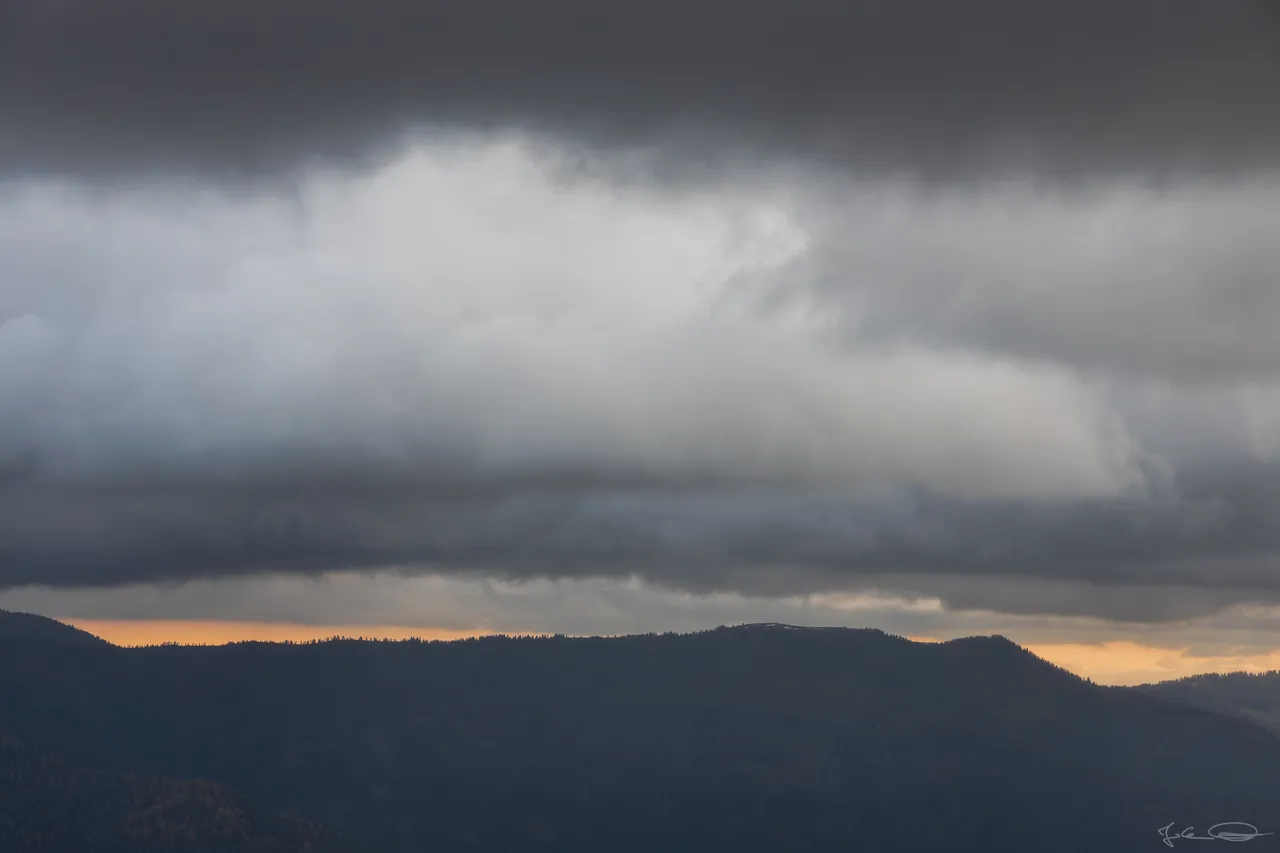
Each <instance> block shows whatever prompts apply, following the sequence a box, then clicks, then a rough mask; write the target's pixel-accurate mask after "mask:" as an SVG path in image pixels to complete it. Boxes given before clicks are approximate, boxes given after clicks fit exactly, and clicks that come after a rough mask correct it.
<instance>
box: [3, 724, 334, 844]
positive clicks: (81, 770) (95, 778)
mask: <svg viewBox="0 0 1280 853" xmlns="http://www.w3.org/2000/svg"><path fill="white" fill-rule="evenodd" d="M350 849H352V848H350V847H349V846H347V845H345V844H344V843H342V842H341V841H339V840H338V839H337V838H336V837H334V836H333V835H332V834H331V833H329V832H326V831H324V830H322V829H320V828H318V827H316V826H314V825H311V824H308V823H304V822H303V821H300V820H297V819H294V818H290V817H287V816H284V815H281V814H278V813H276V812H273V811H271V810H269V809H265V808H263V807H261V806H259V805H257V804H255V803H252V802H250V801H249V800H247V799H246V798H244V797H242V796H240V795H238V794H234V793H232V792H230V791H228V790H227V789H225V788H224V787H222V786H221V785H217V784H214V783H212V782H183V781H175V780H170V779H160V778H147V777H139V776H134V775H125V774H119V773H104V772H102V771H99V770H92V769H89V768H85V767H78V766H75V765H72V764H69V763H67V762H66V761H64V760H62V759H59V758H57V757H54V756H51V755H49V754H48V753H45V752H41V751H39V750H36V749H33V748H31V747H30V746H28V745H26V744H23V743H21V742H19V741H16V740H13V739H12V738H6V737H2V736H0V850H3V851H5V853H26V852H27V851H32V853H35V851H41V853H86V851H92V853H241V852H242V851H243V853H300V852H301V851H306V853H338V851H343V850H350Z"/></svg>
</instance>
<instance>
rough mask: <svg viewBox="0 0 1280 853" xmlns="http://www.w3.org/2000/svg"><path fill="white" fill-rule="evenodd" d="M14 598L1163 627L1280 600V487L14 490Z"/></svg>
mask: <svg viewBox="0 0 1280 853" xmlns="http://www.w3.org/2000/svg"><path fill="white" fill-rule="evenodd" d="M0 543H3V546H2V547H0V587H12V586H21V585H24V584H41V585H47V586H53V587H75V586H83V585H112V584H121V583H135V582H156V581H160V582H166V583H167V582H173V581H185V580H195V579H203V578H219V577H227V576H236V575H246V574H261V573H267V572H285V573H298V574H318V573H321V572H325V571H333V570H344V569H361V568H377V567H388V566H399V567H402V568H404V569H405V570H407V571H410V572H413V571H431V572H439V573H443V574H446V575H459V576H470V577H479V576H484V577H494V578H503V579H508V580H529V579H532V578H550V579H562V578H569V579H573V578H577V579H585V578H593V577H594V578H601V577H602V578H618V579H625V578H626V577H629V576H631V575H633V574H638V575H640V576H642V577H645V578H647V579H648V580H649V581H651V582H654V583H658V584H661V585H664V586H667V587H670V588H672V589H679V590H685V591H690V592H694V593H699V594H707V593H712V592H726V591H731V592H739V593H746V594H750V595H761V596H790V595H796V594H811V593H822V592H827V591H831V590H842V589H843V590H857V589H867V588H874V589H880V590H884V591H888V592H897V593H903V594H909V595H923V596H938V597H940V598H941V600H942V601H943V603H944V604H945V605H947V606H949V607H954V608H956V609H974V608H977V609H989V610H994V611H997V612H1004V613H1012V614H1029V615H1030V614H1052V615H1063V616H1092V617H1105V618H1112V619H1118V620H1125V621H1134V622H1143V621H1162V620H1174V619H1185V618H1190V617H1198V616H1203V615H1206V614H1210V613H1213V612H1215V611H1217V610H1220V609H1222V608H1223V607H1225V606H1228V605H1231V604H1236V603H1240V602H1246V601H1255V602H1273V603H1274V602H1280V560H1278V559H1277V556H1276V555H1277V554H1278V553H1280V469H1277V468H1274V467H1271V468H1268V469H1266V470H1265V471H1259V470H1258V469H1257V467H1256V466H1246V465H1244V464H1243V463H1242V465H1241V466H1240V468H1239V470H1236V471H1227V470H1224V469H1219V470H1216V471H1214V472H1212V473H1210V474H1206V475H1196V474H1194V473H1192V474H1188V475H1187V476H1186V477H1185V478H1184V479H1183V481H1182V482H1181V483H1180V484H1179V492H1178V494H1177V495H1170V496H1168V497H1167V498H1165V499H1163V500H1154V501H1153V500H1149V499H1129V500H1126V499H1113V500H1087V501H1071V502H1065V503H1052V504H1047V505H1040V506H1034V505H1028V504H1026V503H1015V502H973V501H960V500H955V499H944V498H939V497H936V496H929V495H926V494H922V493H916V494H906V493H902V494H899V495H898V496H897V497H896V498H889V497H887V496H885V495H880V496H876V497H875V498H874V499H868V498H866V497H861V498H860V497H857V496H852V495H849V494H840V493H830V492H828V493H821V492H815V491H813V490H801V491H790V492H782V491H776V490H773V491H770V490H760V489H756V490H752V491H749V492H742V491H738V490H732V489H729V490H723V489H722V490H718V491H707V490H696V489H685V490H680V489H671V488H665V489H639V488H632V489H628V490H622V491H618V490H609V489H604V488H596V489H592V488H584V487H582V486H581V484H579V485H578V486H576V487H572V488H565V489H563V490H561V491H548V490H546V489H545V488H543V489H538V488H528V489H524V490H521V489H516V488H509V489H508V490H507V491H506V493H504V494H490V495H471V496H470V497H463V496H460V495H458V494H456V493H455V494H448V495H442V494H440V493H438V491H437V490H435V489H434V488H433V487H432V486H431V485H430V484H427V483H423V484H420V485H419V486H418V487H417V488H414V487H412V485H410V484H402V487H401V488H399V489H387V488H383V489H381V490H373V489H368V490H365V491H363V492H361V491H358V490H355V489H353V488H352V486H351V484H350V483H347V482H339V481H334V482H329V483H324V482H318V481H317V482H312V483H311V484H309V485H307V486H305V487H304V486H298V485H294V486H291V487H288V488H277V489H275V490H266V489H263V488H261V487H257V488H254V487H246V486H235V485H224V486H222V487H220V488H219V487H214V486H211V485H210V484H209V483H207V482H206V483H201V484H196V485H194V486H189V487H188V486H177V487H157V486H152V487H133V488H129V489H126V488H121V487H119V486H118V485H116V486H113V487H112V488H110V489H95V488H92V487H89V486H81V487H70V486H67V485H65V484H63V485H60V486H54V485H49V484H41V483H39V482H32V483H28V484H25V485H14V484H10V485H9V486H7V487H6V488H4V489H3V490H0Z"/></svg>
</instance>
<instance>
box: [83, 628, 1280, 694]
mask: <svg viewBox="0 0 1280 853" xmlns="http://www.w3.org/2000/svg"><path fill="white" fill-rule="evenodd" d="M62 621H64V622H67V623H68V624H71V625H74V626H76V627H77V628H80V629H82V630H85V631H88V632H89V633H91V634H94V635H96V636H99V637H101V638H103V639H104V640H107V641H108V642H111V643H115V644H116V645H118V646H152V645H159V644H161V643H181V644H183V645H222V644H224V643H234V642H242V641H245V640H257V641H262V642H283V641H292V642H307V641H308V640H325V639H328V638H330V637H365V638H368V639H380V640H383V639H385V640H407V639H413V638H418V639H422V640H460V639H465V638H468V637H483V636H487V635H490V634H501V633H512V634H514V633H532V632H508V631H495V630H491V629H488V628H474V629H462V630H459V629H453V628H422V627H411V626H400V625H301V624H293V623H286V622H227V621H213V620H183V619H75V618H72V619H63V620H62ZM910 639H912V640H914V641H916V642H926V643H936V642H942V640H941V639H940V638H938V637H932V636H918V637H911V638H910ZM1013 639H1014V640H1015V641H1016V638H1013ZM1023 645H1025V646H1026V647H1027V648H1028V649H1029V650H1030V651H1031V652H1032V653H1033V654H1036V655H1039V656H1040V657H1042V658H1044V659H1045V660H1048V661H1051V662H1052V663H1055V664H1057V665H1058V666H1061V667H1065V668H1066V669H1068V670H1070V671H1071V672H1074V673H1076V674H1078V675H1081V676H1085V677H1087V678H1091V679H1092V680H1093V681H1095V682H1097V683H1099V684H1117V685H1121V684H1143V683H1147V682H1155V681H1167V680H1169V679H1173V678H1182V677H1184V676H1187V675H1196V674H1199V673H1205V672H1240V671H1244V672H1266V671H1268V670H1280V649H1277V650H1274V651H1270V652H1265V653H1253V654H1241V655H1222V656H1216V657H1207V656H1197V655H1192V654H1189V653H1188V651H1187V650H1186V649H1178V648H1164V647H1160V646H1146V645H1142V644H1140V643H1134V642H1128V641H1112V642H1102V643H1032V644H1025V643H1024V644H1023Z"/></svg>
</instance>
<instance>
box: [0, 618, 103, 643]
mask: <svg viewBox="0 0 1280 853" xmlns="http://www.w3.org/2000/svg"><path fill="white" fill-rule="evenodd" d="M20 639H26V640H44V641H46V642H53V643H74V644H77V645H96V646H105V645H108V643H107V641H106V640H104V639H102V638H100V637H95V636H94V635H93V634H90V633H89V632H88V631H81V630H80V629H79V628H76V627H73V626H71V625H67V624H66V623H64V622H58V621H57V620H55V619H50V618H48V617H47V616H37V615H36V614H34V613H10V612H9V611H8V610H0V642H3V641H5V640H20Z"/></svg>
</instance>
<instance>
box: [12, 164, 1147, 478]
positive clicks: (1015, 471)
mask: <svg viewBox="0 0 1280 853" xmlns="http://www.w3.org/2000/svg"><path fill="white" fill-rule="evenodd" d="M554 165H555V164H554V163H550V164H549V163H548V162H546V161H545V160H544V159H542V157H541V155H540V153H539V152H536V151H534V150H533V149H532V148H530V147H528V146H526V145H522V144H518V143H513V142H507V141H490V142H486V143H484V144H478V145H475V146H472V147H466V146H458V145H443V144H422V145H419V146H416V147H413V148H410V149H408V150H406V152H405V153H404V154H403V156H401V157H400V158H398V159H396V160H394V161H391V162H388V163H387V164H385V165H384V166H383V167H382V168H380V169H378V170H376V171H373V172H371V173H368V174H362V175H347V174H335V173H323V172H316V173H313V174H312V175H310V176H309V177H307V178H306V179H305V180H303V181H302V182H301V183H300V184H298V185H297V186H296V187H294V188H293V190H292V192H290V193H280V192H272V191H270V190H260V191H254V192H252V193H247V194H242V195H234V194H231V193H230V192H215V191H213V190H209V189H202V188H197V187H191V186H179V185H165V186H162V185H153V186H136V187H132V188H124V189H116V190H99V191H94V192H89V191H83V190H79V189H76V188H74V187H68V186H59V185H54V184H49V183H39V182H30V183H25V184H22V183H18V184H14V185H12V186H10V187H9V188H7V189H6V191H5V193H4V194H3V196H0V259H3V260H0V401H4V402H3V405H0V457H4V459H0V461H9V462H12V461H13V460H28V461H31V460H34V464H35V465H36V467H37V469H38V470H39V471H40V472H41V473H42V474H43V475H44V476H49V477H53V478H54V479H59V478H71V479H77V478H81V477H85V476H105V477H107V478H108V479H111V478H112V477H116V476H124V477H130V478H134V477H150V476H159V475H162V474H163V475H171V474H175V473H178V474H182V475H183V476H187V477H190V476H194V477H196V478H197V479H198V478H200V477H213V478H219V477H227V476H231V477H243V478H248V479H250V480H252V479H253V478H255V477H258V476H266V475H276V474H279V475H281V476H285V475H288V474H289V473H290V472H294V473H297V472H302V473H314V472H315V471H335V472H339V473H343V472H345V473H350V472H360V473H362V474H367V475H369V476H374V477H379V476H384V475H395V476H398V477H407V478H409V479H417V480H419V481H422V482H432V481H434V480H448V481H450V482H454V481H461V482H464V483H465V482H488V483H495V482H496V483H499V484H501V483H504V482H517V481H522V480H525V479H528V478H534V479H541V480H551V481H555V480H561V481H573V480H575V479H587V480H593V479H595V480H598V479H604V480H607V481H613V482H616V483H620V484H623V485H626V484H628V483H638V484H652V483H654V482H659V483H661V482H681V481H697V482H699V483H704V484H705V483H706V482H708V481H709V482H712V483H764V484H768V485H772V486H786V487H794V486H796V485H800V486H814V487H821V488H835V489H841V490H851V491H857V490H860V489H870V490H875V489H881V488H895V487H919V488H924V489H928V490H930V491H933V492H936V493H940V494H943V495H947V496H951V497H957V498H971V499H989V498H999V499H1042V498H1082V497H1084V498H1087V497H1107V496H1114V495H1120V494H1124V493H1131V492H1134V491H1141V490H1142V488H1143V487H1144V485H1145V483H1144V479H1143V475H1142V473H1141V468H1140V463H1141V462H1142V461H1143V460H1144V459H1145V458H1146V457H1145V454H1144V452H1143V450H1142V449H1141V448H1140V447H1139V446H1138V445H1137V443H1136V442H1135V440H1134V438H1133V437H1132V436H1131V435H1130V434H1129V431H1128V429H1127V427H1126V425H1125V423H1124V421H1123V420H1122V419H1121V418H1120V417H1119V416H1118V415H1117V414H1116V412H1115V411H1114V410H1113V409H1112V408H1111V407H1110V406H1109V405H1108V404H1107V401H1106V398H1105V397H1104V396H1103V395H1102V394H1101V393H1100V392H1099V390H1098V389H1096V388H1095V387H1093V386H1091V385H1089V384H1086V383H1084V382H1083V381H1081V380H1080V379H1079V378H1078V377H1077V376H1076V374H1075V373H1074V372H1073V371H1072V369H1071V367H1070V365H1063V366H1053V365H1046V364H1031V363H1026V364H1023V363H1018V362H1014V361H1009V360H1005V359H1004V358H1003V357H996V356H990V355H983V354H981V351H980V350H978V349H975V348H973V347H968V346H967V345H966V346H965V348H956V347H953V346H949V347H937V346H932V345H930V344H929V343H928V342H921V341H917V342H914V343H911V344H910V345H905V346H896V347H881V348H870V347H868V346H863V345H857V344H855V345H854V346H852V347H850V346H848V345H847V342H839V343H838V342H837V341H835V340H833V338H832V336H831V335H830V324H829V322H828V321H829V318H828V317H826V316H824V315H823V313H822V312H821V311H820V310H808V308H806V307H804V306H801V308H800V310H792V311H785V310H778V311H766V312H762V311H761V310H759V309H760V302H759V296H760V288H761V287H767V288H772V287H774V286H775V285H776V280H777V276H779V275H785V274H786V272H787V270H788V269H791V268H792V265H791V262H794V261H795V260H796V259H798V258H801V257H803V256H804V255H805V253H806V252H809V251H811V250H812V248H813V238H812V235H811V234H810V233H809V232H808V231H807V229H806V228H805V227H804V226H802V224H801V223H802V222H804V221H807V213H806V211H807V210H809V208H807V207H806V205H807V204H809V198H808V196H807V195H806V191H805V190H804V189H803V187H799V188H797V187H796V186H788V185H785V184H779V183H777V182H774V181H771V180H766V179H763V178H762V179H760V180H758V181H755V182H749V183H744V184H742V185H740V186H737V187H720V188H718V189H707V188H703V189H701V190H698V191H694V190H689V191H687V192H685V193H678V192H674V191H671V190H661V191H658V190H648V189H643V188H640V189H637V188H626V189H623V188H619V187H618V186H616V185H609V184H605V183H593V182H591V181H588V180H577V179H568V180H566V179H565V178H564V176H563V175H562V174H560V173H558V172H557V171H556V170H555V169H554V168H553V167H554ZM903 192H904V193H906V197H910V196H911V193H912V192H913V191H912V190H910V189H909V188H906V189H904V190H903ZM854 214H856V215H853V216H852V218H851V219H850V222H852V223H855V224H859V227H863V226H865V227H866V228H867V229H868V230H867V231H866V233H867V234H871V235H874V234H879V235H880V237H881V238H883V239H884V240H885V241H889V240H890V239H891V238H892V233H890V232H896V231H897V230H898V229H902V230H905V231H906V232H907V233H908V235H909V234H910V233H914V232H911V231H910V228H911V224H910V223H909V222H907V221H903V220H900V219H897V218H895V217H894V215H893V212H892V210H889V211H888V213H875V212H874V211H872V210H869V209H859V210H856V211H854ZM876 217H880V219H877V218H876ZM930 227H933V228H935V230H936V223H935V225H934V226H930ZM876 228H879V229H880V230H879V231H877V230H876ZM886 228H887V229H889V230H888V231H886V230H885V229H886ZM964 233H965V232H963V231H962V232H960V234H959V235H958V236H957V237H955V238H954V239H961V240H962V239H964V237H963V234H964ZM930 234H932V236H929V235H926V237H928V238H929V239H933V240H936V239H937V238H938V237H939V235H938V234H936V233H933V232H930ZM916 237H917V238H920V235H919V234H917V235H916ZM877 239H879V238H877ZM921 239H923V238H921ZM886 245H887V246H888V248H886V249H885V251H886V252H891V251H892V248H891V244H888V243H886ZM902 245H903V246H906V247H908V248H913V249H915V250H919V249H920V246H919V245H918V244H917V245H913V244H912V242H911V240H910V239H906V240H905V242H904V243H902ZM980 249H981V246H977V247H974V251H978V250H980ZM885 257H886V258H887V257H888V255H886V256H885ZM905 260H906V261H908V262H911V258H906V259H905ZM908 266H909V267H910V263H909V264H908ZM910 268H911V269H914V267H910ZM873 273H874V274H875V275H878V276H881V277H883V278H884V279H885V282H886V284H885V286H888V283H889V279H890V278H891V277H892V274H893V271H892V270H891V269H889V268H887V267H886V268H885V269H879V270H868V269H850V270H848V271H847V274H848V275H849V276H851V277H855V278H856V277H857V276H860V275H870V274H873ZM913 281H914V279H912V278H911V277H910V276H908V277H907V278H904V279H903V282H904V283H906V284H910V283H912V282H913ZM810 307H813V306H810ZM961 343H962V344H963V343H964V342H961ZM0 471H3V467H0Z"/></svg>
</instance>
